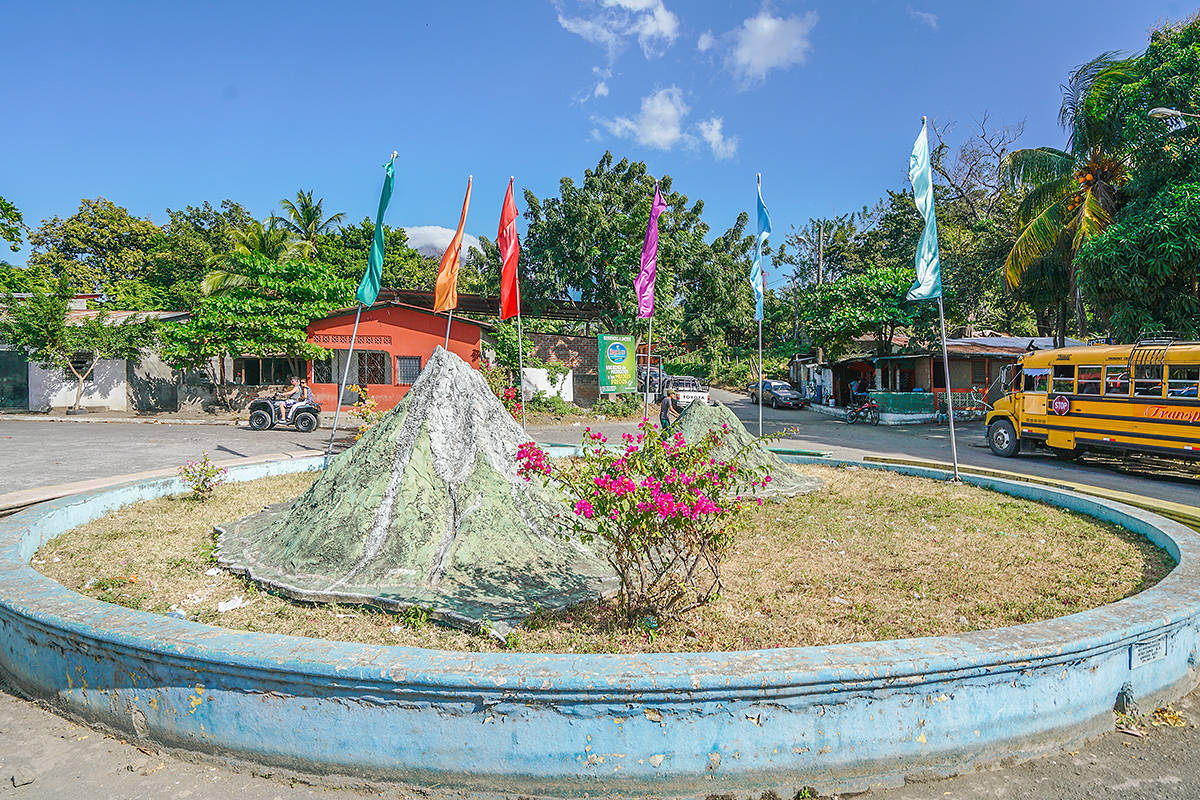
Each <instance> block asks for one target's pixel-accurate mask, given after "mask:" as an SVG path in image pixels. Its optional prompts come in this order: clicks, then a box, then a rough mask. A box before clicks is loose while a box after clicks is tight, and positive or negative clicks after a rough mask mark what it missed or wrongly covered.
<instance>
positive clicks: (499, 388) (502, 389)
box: [480, 361, 521, 419]
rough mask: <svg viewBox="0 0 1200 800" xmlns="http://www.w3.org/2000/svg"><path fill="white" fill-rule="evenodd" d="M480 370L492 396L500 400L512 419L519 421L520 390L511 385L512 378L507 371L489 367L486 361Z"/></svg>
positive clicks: (501, 368) (502, 368)
mask: <svg viewBox="0 0 1200 800" xmlns="http://www.w3.org/2000/svg"><path fill="white" fill-rule="evenodd" d="M480 370H481V371H482V372H483V379H484V380H485V381H487V385H488V388H490V389H491V390H492V394H494V395H496V397H498V398H499V399H500V402H501V403H503V404H504V407H505V408H506V409H508V413H510V414H512V415H513V418H514V419H519V418H520V416H521V398H520V390H519V389H517V387H516V386H513V385H512V376H511V375H510V374H509V371H508V370H507V369H505V368H504V367H492V366H489V365H488V363H487V362H486V361H485V362H484V363H483V365H482V366H481V367H480Z"/></svg>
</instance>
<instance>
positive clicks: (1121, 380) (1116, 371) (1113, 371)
mask: <svg viewBox="0 0 1200 800" xmlns="http://www.w3.org/2000/svg"><path fill="white" fill-rule="evenodd" d="M1104 393H1105V394H1106V395H1120V396H1121V397H1128V396H1129V367H1128V366H1126V365H1125V364H1111V365H1109V366H1107V367H1105V368H1104Z"/></svg>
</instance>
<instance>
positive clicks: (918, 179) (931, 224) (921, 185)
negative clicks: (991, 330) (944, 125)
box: [908, 117, 942, 300]
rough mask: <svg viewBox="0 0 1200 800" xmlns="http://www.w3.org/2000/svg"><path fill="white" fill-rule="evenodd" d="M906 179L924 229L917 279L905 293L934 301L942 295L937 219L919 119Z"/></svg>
mask: <svg viewBox="0 0 1200 800" xmlns="http://www.w3.org/2000/svg"><path fill="white" fill-rule="evenodd" d="M908 179H909V180H910V181H911V182H912V187H913V199H914V200H916V201H917V210H918V211H920V212H921V216H922V217H924V218H925V230H924V231H923V232H922V233H921V241H920V243H919V244H918V245H917V280H916V282H915V283H914V284H913V285H912V288H911V289H909V290H908V299H909V300H933V299H934V298H937V297H941V296H942V267H941V262H940V261H939V260H938V240H937V218H936V216H935V215H934V213H933V173H932V172H931V171H930V165H929V133H928V131H927V129H926V127H925V119H924V118H923V117H922V119H921V135H920V136H918V137H917V142H916V144H914V145H913V151H912V156H911V157H910V158H909V160H908Z"/></svg>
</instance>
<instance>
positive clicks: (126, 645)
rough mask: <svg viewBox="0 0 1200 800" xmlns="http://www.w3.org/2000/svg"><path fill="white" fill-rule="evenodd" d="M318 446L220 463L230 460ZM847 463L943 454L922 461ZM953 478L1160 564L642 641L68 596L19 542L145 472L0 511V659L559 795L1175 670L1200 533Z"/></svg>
mask: <svg viewBox="0 0 1200 800" xmlns="http://www.w3.org/2000/svg"><path fill="white" fill-rule="evenodd" d="M784 458H785V460H788V461H792V462H796V463H823V464H828V463H830V462H829V460H827V459H823V458H810V457H804V456H784ZM835 463H852V462H835ZM319 464H320V458H319V457H315V458H308V459H289V460H286V461H276V462H264V463H259V464H240V465H238V466H235V467H234V468H232V469H231V478H233V479H237V480H251V479H253V478H257V477H262V476H264V475H266V474H279V473H282V472H294V471H299V470H304V469H312V468H316V467H317V466H319ZM855 465H856V466H859V467H866V468H875V469H893V470H896V471H901V472H905V473H908V474H913V475H921V476H925V477H933V478H945V477H946V473H945V472H944V471H942V470H935V469H932V468H929V467H925V466H914V465H884V464H879V463H874V464H872V463H869V462H857V463H855ZM966 480H968V481H969V482H971V483H976V484H978V485H981V486H984V487H986V488H991V489H996V490H998V491H1001V492H1005V493H1008V494H1012V495H1016V496H1021V497H1028V498H1031V499H1036V500H1042V501H1048V502H1052V503H1054V504H1056V505H1060V506H1063V507H1066V508H1069V509H1073V510H1076V511H1080V512H1082V513H1088V514H1092V515H1095V516H1098V517H1100V518H1102V519H1106V520H1109V521H1112V522H1116V523H1118V524H1122V525H1125V526H1126V527H1127V528H1129V529H1131V530H1133V531H1135V532H1138V533H1141V534H1143V535H1146V536H1147V537H1149V538H1151V539H1152V540H1153V541H1155V542H1156V543H1157V544H1159V545H1160V546H1162V547H1164V548H1166V549H1167V550H1168V552H1170V553H1171V555H1172V556H1173V557H1174V558H1175V559H1176V561H1177V562H1178V565H1177V567H1176V568H1175V570H1174V571H1173V572H1172V573H1171V574H1170V575H1169V576H1168V577H1167V578H1166V579H1164V580H1163V581H1162V582H1161V583H1159V584H1158V585H1156V586H1154V587H1152V588H1151V589H1148V590H1147V591H1145V592H1142V593H1141V594H1139V595H1136V596H1134V597H1130V598H1127V599H1125V600H1122V601H1120V602H1117V603H1114V604H1112V605H1109V606H1106V607H1103V608H1099V609H1093V610H1091V611H1086V612H1083V613H1080V614H1074V615H1071V616H1069V617H1062V618H1059V619H1054V620H1049V621H1047V622H1043V623H1036V624H1031V625H1022V626H1018V627H1013V628H1003V629H997V630H990V631H977V632H972V633H968V634H962V635H958V636H948V637H941V638H923V639H910V640H899V641H891V642H865V643H860V644H853V645H839V646H830V647H811V648H786V649H777V650H764V651H747V652H730V653H666V654H656V655H611V654H604V655H573V654H562V655H555V654H519V653H513V654H510V653H465V652H446V651H433V650H420V649H415V648H402V647H371V646H366V645H357V644H349V643H344V642H329V641H324V640H316V639H305V638H301V637H291V636H278V635H264V634H252V633H242V632H237V631H229V630H223V629H219V628H212V627H209V626H205V625H200V624H197V623H191V622H184V621H180V620H174V619H171V618H167V617H162V616H157V615H153V614H148V613H144V612H138V611H132V610H130V609H126V608H122V607H117V606H112V605H109V604H105V603H101V602H99V601H96V600H92V599H90V598H84V597H81V596H79V595H77V594H74V593H72V592H70V591H68V590H66V589H65V588H64V587H62V586H61V585H59V584H57V583H55V582H53V581H51V580H49V579H48V578H45V577H44V576H42V575H40V574H39V573H36V572H34V571H33V570H32V569H31V568H30V567H29V566H28V559H29V558H30V557H31V556H32V554H33V552H34V551H35V550H36V548H37V547H38V546H39V545H40V544H41V543H42V542H44V541H46V540H48V539H49V538H52V537H53V536H55V535H57V534H58V533H60V532H62V531H64V530H67V529H69V528H71V527H74V526H75V525H78V524H81V523H83V522H86V521H87V520H89V519H94V518H96V517H98V516H101V515H103V514H105V513H107V512H108V511H110V510H112V509H114V508H118V507H120V506H123V505H126V504H128V503H131V502H136V501H138V500H143V499H149V498H151V497H156V496H161V495H164V494H168V493H171V492H177V491H180V490H181V489H182V486H181V485H180V483H179V481H178V480H177V479H176V478H173V477H172V478H164V477H160V478H158V479H153V480H143V481H137V482H133V483H124V484H121V485H118V486H115V487H111V488H107V489H101V490H94V491H91V492H86V493H83V494H80V495H75V496H70V497H62V498H59V499H56V500H51V501H49V502H47V503H45V504H43V505H41V506H38V507H35V508H32V509H28V510H26V511H23V512H20V513H17V514H15V515H13V516H11V517H9V518H7V519H3V520H0V669H3V670H4V672H5V674H6V675H8V676H9V677H10V678H11V680H12V681H13V682H14V683H15V685H16V686H17V687H18V688H19V689H21V690H22V691H24V692H26V693H28V694H30V695H32V696H35V697H39V698H43V699H45V700H47V701H48V702H50V703H51V704H53V705H55V706H57V707H59V708H62V709H65V710H66V711H67V712H68V713H71V714H74V715H78V716H80V717H82V718H84V719H87V720H88V721H90V722H92V723H97V724H101V725H105V726H108V727H110V728H112V729H115V730H118V731H121V732H122V734H123V735H125V736H129V737H133V738H138V739H143V740H152V741H154V742H155V743H158V744H161V745H165V746H169V747H180V748H186V749H190V750H199V751H203V752H208V753H213V754H217V755H221V756H231V757H235V758H246V759H250V760H254V761H258V762H263V763H268V764H273V765H278V766H282V767H287V768H292V769H299V770H302V771H309V772H313V771H317V772H332V773H338V774H346V775H352V776H356V777H364V778H382V779H391V780H400V781H405V782H408V783H413V784H419V785H423V786H427V787H428V786H443V787H445V786H453V787H454V788H455V789H456V790H458V791H475V792H484V793H498V794H504V793H523V794H536V795H569V796H580V795H583V794H595V793H625V794H628V795H634V796H643V795H646V794H656V795H675V796H694V795H709V794H712V793H721V792H738V793H739V794H744V795H750V794H751V793H753V794H754V795H757V794H759V793H761V792H763V791H766V790H772V791H776V792H778V793H779V794H781V795H783V796H791V795H792V794H794V793H795V791H796V790H798V789H799V788H801V787H803V786H815V787H816V788H817V789H819V790H821V791H822V792H830V791H862V790H865V789H868V788H871V787H873V786H878V785H880V784H895V783H899V782H901V781H903V780H904V779H905V776H914V775H918V776H919V775H928V776H932V775H945V774H953V773H957V772H962V771H965V770H969V769H972V768H975V767H980V766H985V765H988V764H993V763H996V762H998V761H1001V760H1012V759H1021V758H1026V757H1031V756H1034V755H1039V754H1041V753H1044V752H1046V751H1048V750H1052V749H1055V748H1059V747H1063V746H1067V745H1071V744H1074V743H1077V742H1078V741H1079V740H1081V739H1082V738H1084V737H1087V736H1091V735H1095V734H1099V733H1101V732H1102V731H1104V730H1106V729H1109V728H1111V725H1112V721H1111V715H1110V711H1111V708H1112V705H1113V702H1114V700H1115V698H1116V696H1117V695H1118V693H1120V692H1121V691H1122V690H1123V689H1127V690H1128V691H1131V692H1132V693H1133V695H1134V697H1135V698H1136V699H1137V700H1138V701H1139V702H1142V703H1143V707H1153V704H1154V703H1158V702H1165V701H1168V700H1173V699H1175V698H1177V697H1179V696H1182V695H1183V694H1185V693H1186V692H1187V691H1189V690H1190V689H1191V688H1192V686H1193V685H1194V684H1195V683H1196V674H1195V666H1196V658H1197V656H1196V648H1197V641H1198V631H1197V623H1198V621H1200V535H1198V534H1197V533H1196V532H1194V531H1191V530H1189V529H1188V528H1186V527H1184V526H1183V525H1181V524H1179V523H1177V522H1173V521H1171V520H1168V519H1165V518H1163V517H1160V516H1157V515H1155V514H1151V513H1149V512H1145V511H1141V510H1138V509H1134V508H1132V507H1130V506H1128V505H1123V504H1119V503H1115V502H1112V501H1109V500H1105V499H1102V498H1092V497H1085V496H1083V495H1080V494H1076V493H1069V492H1065V491H1061V490H1056V489H1051V488H1045V487H1040V486H1036V485H1033V484H1031V483H1027V482H1015V481H1008V480H1004V479H1001V478H996V477H989V476H981V475H970V474H968V475H966Z"/></svg>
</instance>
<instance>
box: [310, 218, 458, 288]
mask: <svg viewBox="0 0 1200 800" xmlns="http://www.w3.org/2000/svg"><path fill="white" fill-rule="evenodd" d="M374 237H375V222H374V221H373V220H372V219H371V218H370V217H363V219H362V221H361V222H359V223H358V224H356V225H343V226H342V227H340V228H338V229H337V230H335V231H333V232H331V233H323V234H321V235H320V237H319V238H318V245H317V246H318V249H319V251H320V253H321V260H322V261H323V262H325V263H326V264H328V265H329V266H330V267H332V268H333V270H334V271H335V272H336V273H337V275H338V277H340V278H343V279H344V280H347V281H354V283H355V284H357V283H358V281H359V280H361V279H362V276H363V273H364V272H366V269H367V257H368V255H369V254H370V252H371V242H372V240H373V239H374ZM383 241H384V251H383V278H382V280H381V282H380V286H383V287H386V288H389V289H430V290H431V289H433V284H434V281H435V280H436V278H437V263H436V262H432V261H430V260H429V259H426V258H425V257H424V256H422V255H421V254H420V253H418V252H417V251H416V250H413V249H412V248H411V247H409V246H408V236H407V234H405V232H404V229H403V228H393V227H390V226H387V225H384V228H383ZM463 277H465V275H464V276H463ZM460 280H461V277H460ZM460 288H463V289H464V291H467V290H466V289H465V288H464V287H463V286H462V285H460Z"/></svg>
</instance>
